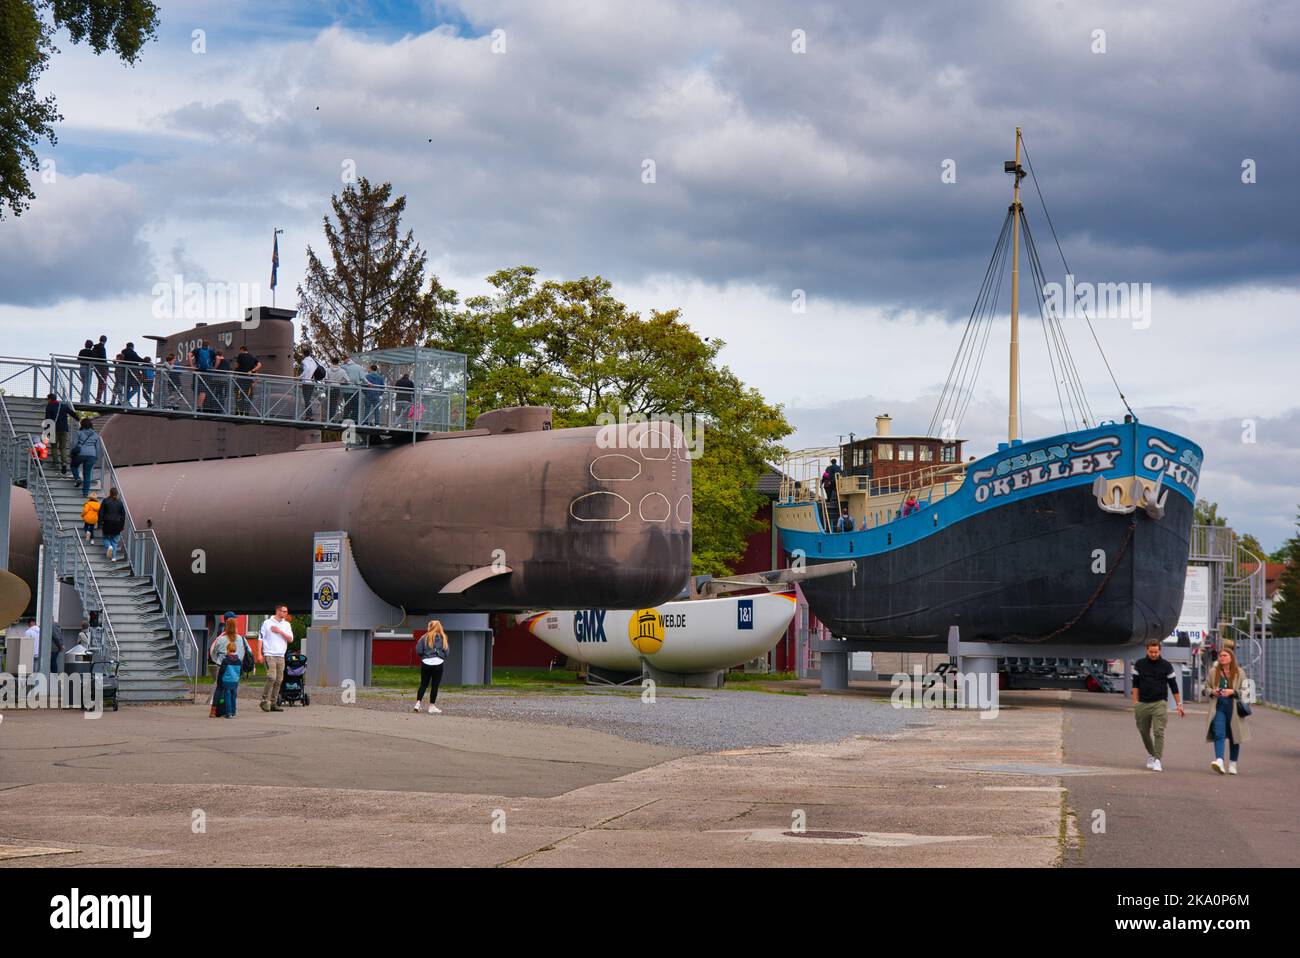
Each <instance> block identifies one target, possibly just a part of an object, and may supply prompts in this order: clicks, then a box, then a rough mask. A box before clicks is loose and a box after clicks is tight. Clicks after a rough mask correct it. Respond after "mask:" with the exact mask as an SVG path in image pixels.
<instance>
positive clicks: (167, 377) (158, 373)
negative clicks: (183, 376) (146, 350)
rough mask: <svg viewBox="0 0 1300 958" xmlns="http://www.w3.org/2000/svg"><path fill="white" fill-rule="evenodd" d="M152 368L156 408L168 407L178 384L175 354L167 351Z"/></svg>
mask: <svg viewBox="0 0 1300 958" xmlns="http://www.w3.org/2000/svg"><path fill="white" fill-rule="evenodd" d="M154 369H155V374H154V380H155V383H154V385H155V388H156V390H157V396H158V408H159V409H170V408H171V407H172V403H173V402H174V399H173V397H175V395H176V394H177V392H179V386H180V373H178V372H176V354H175V353H168V354H167V355H166V356H165V357H163V360H162V361H161V362H160V363H158V365H157V366H155V367H154Z"/></svg>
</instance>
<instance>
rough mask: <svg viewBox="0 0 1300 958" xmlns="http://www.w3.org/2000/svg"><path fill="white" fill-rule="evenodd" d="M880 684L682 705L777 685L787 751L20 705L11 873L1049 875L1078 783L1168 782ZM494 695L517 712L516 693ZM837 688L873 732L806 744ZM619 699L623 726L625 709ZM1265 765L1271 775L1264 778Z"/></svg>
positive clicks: (1032, 697) (1058, 707) (10, 801)
mask: <svg viewBox="0 0 1300 958" xmlns="http://www.w3.org/2000/svg"><path fill="white" fill-rule="evenodd" d="M882 688H883V687H881V686H875V687H873V688H869V689H868V688H855V689H854V690H851V691H850V692H848V693H844V694H840V695H834V696H830V695H822V694H820V693H814V694H809V695H803V696H799V695H771V694H768V693H736V692H731V691H716V692H707V693H704V696H705V697H704V698H699V699H697V698H695V696H696V695H697V693H699V690H692V696H691V698H689V699H683V700H677V704H678V706H680V707H683V708H689V707H690V703H691V702H707V707H709V708H712V709H713V711H712V712H710V713H709V714H710V715H712V716H715V718H712V719H710V720H711V721H729V719H727V718H726V716H728V715H731V714H733V713H741V714H742V718H741V719H737V720H736V721H743V720H744V719H743V713H745V712H746V707H745V706H744V705H743V700H741V699H724V700H723V701H722V703H721V704H719V703H718V702H714V701H712V699H713V697H727V696H736V695H738V694H745V695H762V696H764V697H765V698H764V702H763V707H764V708H770V707H771V705H772V703H774V702H779V703H780V705H781V708H782V710H788V711H789V715H790V720H789V722H788V725H789V727H790V728H792V729H795V730H796V731H795V732H787V731H786V730H785V729H784V728H783V727H782V723H781V722H780V721H777V722H766V723H764V725H765V726H771V732H770V739H771V743H772V744H762V745H753V744H751V745H748V746H747V747H743V748H734V749H723V750H719V749H689V750H688V749H687V748H684V747H669V746H665V745H662V744H655V743H654V742H647V741H636V740H633V739H631V738H629V737H627V736H626V735H613V734H610V733H609V732H608V731H605V730H603V728H602V723H603V721H604V719H603V717H602V714H601V712H600V711H599V709H596V708H593V707H592V705H591V703H590V702H584V703H583V707H582V709H580V710H578V712H577V713H574V712H572V711H570V712H566V711H565V710H563V709H541V708H529V709H525V710H523V711H522V712H521V713H520V715H521V717H519V718H510V719H497V718H489V717H482V716H476V715H474V712H475V710H476V709H479V708H486V707H488V705H487V703H488V701H489V700H488V699H486V698H484V697H482V694H481V693H479V694H476V693H472V692H465V693H452V694H449V695H446V696H444V698H443V699H442V700H440V701H441V702H442V703H443V704H444V707H445V708H446V713H445V714H443V715H440V716H428V715H425V714H415V713H413V712H410V711H408V710H406V709H400V710H399V708H400V705H395V704H394V703H393V702H391V701H386V700H384V699H383V698H382V697H379V698H373V699H372V698H367V699H363V700H362V701H361V702H360V703H359V704H356V705H342V704H338V705H331V704H320V700H316V704H313V705H312V706H311V707H310V708H306V709H296V710H291V711H286V712H283V713H273V714H270V715H268V714H265V713H262V712H259V711H257V710H255V709H254V708H252V707H249V706H248V704H246V705H245V708H244V710H243V711H241V713H240V717H239V718H237V719H235V720H234V721H224V720H213V719H209V718H207V709H206V707H204V706H197V705H196V706H156V707H142V706H137V707H132V708H125V709H123V710H122V711H121V712H119V713H116V714H113V713H109V714H106V715H104V716H103V718H101V719H98V720H93V721H87V720H85V719H83V718H82V717H81V715H80V714H79V713H71V712H62V713H60V712H24V711H9V712H5V713H3V721H2V722H0V867H19V868H21V867H42V866H49V865H54V866H65V867H66V866H93V865H130V864H139V865H149V866H167V865H179V866H200V865H213V864H215V865H285V864H291V865H371V866H384V865H439V866H459V865H471V866H474V865H480V866H488V865H492V866H495V865H511V866H548V865H651V866H675V867H681V866H699V865H752V866H762V865H808V866H811V865H831V866H835V865H841V866H862V865H869V866H896V865H908V866H930V865H933V866H959V867H991V866H1003V865H1016V866H1052V865H1058V864H1061V863H1063V862H1068V861H1071V860H1075V859H1077V858H1078V856H1079V855H1080V854H1083V855H1084V856H1085V857H1086V856H1090V855H1092V854H1093V853H1094V851H1095V852H1096V853H1097V854H1099V855H1100V854H1102V852H1101V851H1100V849H1101V846H1100V845H1099V844H1093V838H1094V836H1092V835H1090V834H1089V835H1087V836H1086V839H1087V841H1086V842H1084V844H1083V850H1082V852H1081V850H1080V841H1079V837H1078V836H1077V835H1076V834H1075V831H1074V828H1073V820H1072V818H1071V816H1070V815H1069V814H1068V810H1067V805H1066V797H1067V793H1066V791H1065V789H1066V788H1068V789H1069V790H1070V792H1069V796H1070V799H1071V801H1070V804H1071V805H1077V804H1078V803H1077V802H1075V801H1074V798H1073V796H1074V795H1075V794H1076V789H1080V788H1082V789H1084V791H1081V792H1079V793H1078V794H1085V795H1086V794H1089V793H1088V792H1087V791H1086V789H1089V788H1092V787H1094V783H1101V785H1100V786H1098V787H1110V786H1114V787H1117V788H1119V789H1121V793H1124V792H1123V790H1126V789H1134V788H1140V787H1148V788H1150V787H1156V786H1157V783H1153V782H1152V779H1151V778H1150V773H1147V772H1146V771H1145V770H1144V769H1142V768H1141V767H1140V764H1141V763H1140V761H1139V762H1138V763H1137V764H1138V767H1137V768H1132V764H1133V763H1132V762H1131V761H1121V762H1117V759H1120V760H1123V759H1127V758H1129V756H1124V755H1122V754H1119V753H1118V752H1117V750H1116V749H1115V748H1110V749H1104V750H1101V751H1098V752H1084V751H1079V752H1077V754H1070V751H1069V749H1068V748H1067V746H1066V739H1067V732H1066V730H1067V727H1068V728H1071V729H1073V728H1074V726H1075V725H1076V724H1077V722H1078V720H1077V719H1076V718H1075V714H1076V713H1078V712H1080V711H1082V713H1083V714H1084V715H1085V716H1086V718H1087V719H1088V720H1089V721H1092V720H1094V719H1095V720H1097V721H1098V722H1099V723H1100V724H1099V725H1098V730H1097V732H1095V733H1093V734H1096V735H1099V736H1105V737H1106V738H1108V739H1109V738H1114V740H1115V741H1116V742H1119V741H1120V739H1121V737H1122V736H1121V733H1127V732H1128V731H1130V730H1131V724H1132V720H1131V717H1129V718H1128V724H1127V725H1124V724H1123V723H1124V720H1125V717H1126V713H1125V712H1124V711H1123V710H1122V708H1111V707H1109V704H1108V703H1103V704H1102V706H1101V707H1093V706H1092V704H1091V703H1089V704H1088V705H1085V706H1083V707H1082V708H1081V707H1080V705H1079V703H1078V702H1071V701H1070V696H1069V694H1068V693H1049V692H1044V693H1008V694H1006V695H1005V696H1004V699H1003V709H1002V711H1001V712H1000V714H999V715H998V717H997V718H996V719H993V720H983V719H981V718H980V717H979V715H978V713H973V712H955V711H947V712H944V711H926V712H924V713H914V714H911V715H909V716H908V721H904V722H891V723H884V724H882V723H880V722H878V721H875V720H874V719H871V720H868V715H869V713H873V712H874V713H876V718H879V717H881V714H882V713H881V712H880V710H882V709H889V708H890V706H889V705H888V703H887V701H886V700H885V699H884V698H883V697H882V696H881V694H880V693H881V691H882ZM491 694H492V695H493V696H494V698H493V700H492V701H494V702H496V703H498V705H497V706H496V707H499V703H500V702H502V701H503V700H502V698H501V695H502V693H500V692H494V693H491ZM508 695H509V696H510V697H514V696H518V697H520V698H521V699H529V700H530V701H531V700H532V699H533V698H535V697H537V696H538V693H536V692H527V691H525V692H511V693H508ZM1091 698H1096V699H1099V698H1101V697H1100V696H1094V697H1091ZM1111 698H1115V699H1118V697H1111ZM828 699H834V700H835V701H834V703H832V705H831V707H832V708H833V709H834V710H837V711H838V710H839V709H841V708H842V707H843V706H844V705H845V704H850V705H852V706H856V707H859V708H861V709H862V710H863V715H864V720H863V724H862V727H863V728H864V729H867V731H865V732H863V733H862V734H847V735H842V736H840V737H838V738H837V739H836V740H834V741H824V740H813V741H798V740H797V739H798V738H799V736H800V735H802V736H803V737H804V738H816V736H814V735H812V733H811V732H810V731H807V729H806V726H807V725H809V724H814V723H804V722H803V718H805V717H806V716H808V715H821V714H823V711H824V710H826V709H827V707H828V706H827V700H828ZM552 701H553V699H552ZM738 703H739V704H738ZM532 704H533V705H535V704H536V703H535V702H534V703H532ZM1117 705H1119V706H1122V703H1118V702H1117ZM644 707H645V708H648V709H652V708H658V707H659V706H658V705H648V704H647V705H645V706H644ZM617 708H618V709H619V710H620V712H621V719H620V721H621V722H622V723H623V726H624V728H625V726H626V724H627V722H628V716H627V715H626V703H620V704H618V705H617ZM458 710H459V712H460V713H461V714H458ZM549 713H555V714H549ZM573 714H581V715H584V716H587V719H588V722H587V726H586V727H584V726H582V725H576V724H573V723H574V719H573ZM827 714H829V713H827ZM1277 718H1279V719H1285V720H1289V721H1292V722H1296V723H1300V719H1293V718H1291V717H1290V716H1277ZM1186 721H1187V723H1188V729H1189V731H1190V729H1191V723H1192V722H1193V719H1191V718H1189V719H1187V720H1186ZM1262 724H1263V723H1261V725H1262ZM746 727H749V728H751V729H752V727H753V724H752V723H750V725H748V726H746ZM799 729H805V730H804V731H802V732H800V731H798V730H799ZM1071 734H1073V733H1071ZM1261 754H1262V752H1261ZM1138 758H1139V760H1140V758H1141V756H1140V754H1139V756H1138ZM1094 764H1095V765H1096V766H1098V767H1091V766H1093V765H1094ZM1243 764H1244V763H1243ZM1293 764H1294V763H1293ZM1207 774H1208V773H1207ZM1266 774H1270V773H1266V771H1265V769H1264V768H1263V767H1260V770H1259V785H1258V786H1255V787H1262V786H1263V785H1264V781H1263V779H1264V776H1265V775H1266ZM1291 774H1292V775H1294V771H1293V770H1292V772H1291ZM1139 782H1141V783H1149V784H1145V785H1139V784H1138V783H1139ZM1165 782H1168V783H1170V786H1172V785H1173V783H1174V778H1173V776H1169V777H1168V778H1166V779H1162V780H1161V783H1159V784H1163V783H1165ZM1248 782H1250V780H1249V779H1247V778H1245V777H1239V779H1238V780H1234V781H1232V782H1231V783H1228V784H1231V785H1234V786H1237V785H1243V784H1247V783H1248ZM1081 783H1083V784H1082V785H1081ZM1207 784H1208V785H1212V786H1218V787H1220V788H1223V787H1226V785H1225V784H1224V783H1223V782H1209V783H1207ZM1276 786H1277V782H1276V781H1274V782H1273V787H1276ZM1089 801H1091V800H1090V799H1089V800H1085V801H1084V803H1083V804H1084V805H1087V804H1088V802H1089ZM1272 815H1273V807H1272V806H1271V805H1270V806H1269V807H1268V809H1266V810H1265V811H1263V812H1262V813H1261V816H1262V818H1264V819H1268V820H1270V821H1274V823H1275V824H1286V823H1287V821H1288V820H1287V819H1276V820H1273V819H1272ZM1122 818H1123V814H1122V813H1117V814H1116V815H1115V816H1113V817H1112V819H1111V821H1112V828H1115V827H1116V825H1115V823H1116V822H1117V821H1118V820H1120V819H1122ZM1291 818H1292V819H1293V818H1294V816H1293V815H1292V816H1291ZM799 826H802V829H801V828H800V827H799ZM1085 827H1086V823H1085ZM1288 827H1290V826H1288ZM1112 835H1113V833H1112ZM1113 837H1115V838H1116V840H1117V842H1118V841H1122V840H1123V839H1122V838H1121V837H1120V836H1114V835H1113ZM1291 861H1292V862H1293V863H1294V862H1296V861H1300V856H1297V857H1293V858H1292V859H1291ZM1089 863H1092V862H1089ZM1119 863H1122V862H1119ZM1143 864H1147V863H1146V862H1143ZM1197 864H1202V865H1203V864H1205V861H1204V858H1203V857H1202V858H1201V859H1199V860H1198V862H1197Z"/></svg>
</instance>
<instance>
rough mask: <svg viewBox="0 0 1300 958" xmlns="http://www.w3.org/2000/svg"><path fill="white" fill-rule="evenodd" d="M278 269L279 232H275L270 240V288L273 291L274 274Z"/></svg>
mask: <svg viewBox="0 0 1300 958" xmlns="http://www.w3.org/2000/svg"><path fill="white" fill-rule="evenodd" d="M279 268H280V231H279V230H276V231H275V232H274V233H273V234H272V239H271V288H272V289H275V274H276V271H277V270H279Z"/></svg>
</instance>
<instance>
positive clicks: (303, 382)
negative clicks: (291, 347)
mask: <svg viewBox="0 0 1300 958" xmlns="http://www.w3.org/2000/svg"><path fill="white" fill-rule="evenodd" d="M320 368H321V365H320V363H318V362H316V358H315V357H314V356H312V354H311V350H310V349H307V350H304V351H303V356H302V372H301V373H300V374H299V376H298V389H299V391H300V392H301V395H302V417H303V418H304V419H314V418H315V417H314V416H313V415H312V412H311V404H312V399H313V398H314V397H315V395H316V383H317V382H323V381H324V378H325V377H324V376H322V377H321V378H320V379H317V378H316V370H318V369H320Z"/></svg>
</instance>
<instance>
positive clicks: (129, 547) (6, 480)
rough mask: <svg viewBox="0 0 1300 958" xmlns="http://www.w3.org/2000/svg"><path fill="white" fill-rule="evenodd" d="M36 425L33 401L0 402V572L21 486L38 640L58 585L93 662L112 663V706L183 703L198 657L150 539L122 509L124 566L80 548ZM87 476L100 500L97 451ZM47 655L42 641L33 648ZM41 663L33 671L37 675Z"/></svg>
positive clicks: (104, 466) (39, 412)
mask: <svg viewBox="0 0 1300 958" xmlns="http://www.w3.org/2000/svg"><path fill="white" fill-rule="evenodd" d="M44 418H45V402H44V400H43V399H40V400H33V399H28V398H24V397H15V396H13V395H12V394H6V395H3V396H0V513H2V514H0V523H4V529H3V530H2V531H3V532H4V533H5V534H4V535H2V536H0V551H2V553H3V554H0V568H7V566H8V559H9V536H8V532H9V529H8V523H9V499H10V490H11V487H12V485H18V486H23V487H25V488H26V489H27V491H28V492H29V493H30V494H31V497H32V502H33V503H34V505H35V507H36V515H37V518H38V519H39V521H40V525H41V539H42V543H43V545H44V549H43V557H42V562H41V565H40V568H38V570H37V576H38V578H39V579H40V580H41V582H42V588H41V590H40V591H41V608H40V609H38V610H37V620H38V622H40V624H41V631H42V635H43V636H48V635H49V634H50V632H51V630H52V628H53V606H54V604H53V585H54V582H55V580H56V579H58V580H59V581H61V582H63V583H66V584H70V585H72V586H73V588H74V589H75V591H76V593H77V595H78V597H79V598H80V599H81V606H82V610H83V613H84V614H85V616H86V618H87V619H90V620H91V621H92V623H95V624H94V625H92V628H91V629H90V630H89V632H90V638H91V652H92V654H93V655H94V657H95V659H96V660H97V661H101V662H103V661H107V662H112V663H116V665H117V669H118V671H117V675H118V681H119V686H120V693H119V694H120V699H121V701H122V702H124V703H125V702H146V701H182V700H192V699H193V697H194V694H195V690H194V684H193V683H194V682H195V681H196V680H197V677H198V674H199V671H200V670H201V668H202V665H203V657H202V655H201V654H200V652H199V647H198V643H197V642H196V641H195V638H194V633H193V632H192V631H191V629H190V624H189V620H188V619H187V618H186V616H185V609H184V608H183V607H182V605H181V600H180V593H179V592H178V591H177V589H176V584H175V583H174V582H173V581H172V577H171V573H170V572H169V571H168V568H167V563H166V561H165V560H164V558H163V553H162V549H161V547H160V546H159V544H158V538H157V536H156V535H155V534H154V532H153V530H152V529H143V530H142V529H138V528H136V526H135V523H134V522H133V520H132V518H131V511H130V506H129V505H127V509H126V527H125V528H124V529H123V531H122V537H121V540H120V541H121V544H122V546H123V548H124V550H125V558H124V559H118V560H111V559H109V558H108V557H107V555H106V553H105V550H104V547H103V545H102V544H100V543H99V542H95V543H88V542H86V541H85V539H84V538H83V536H82V534H81V528H82V523H81V506H82V497H81V485H80V483H79V482H75V481H70V479H69V478H68V477H64V476H61V475H60V474H59V470H58V466H57V464H56V463H55V461H54V454H53V452H51V453H50V457H49V458H48V459H41V458H39V457H38V456H36V455H34V454H33V450H34V448H35V446H36V444H37V443H38V442H40V441H41V438H42V432H43V426H44V423H43V420H44ZM101 445H103V444H101ZM96 472H97V473H98V476H99V481H98V483H97V484H95V485H94V486H93V487H92V488H93V489H94V490H95V491H96V492H97V494H98V495H99V496H100V498H101V499H102V498H103V496H104V494H105V493H106V492H107V490H108V488H109V487H112V486H117V487H118V488H119V489H120V488H121V486H120V485H119V483H118V481H117V473H116V472H115V470H114V469H113V463H112V460H111V459H110V458H109V454H108V449H107V448H106V447H104V448H103V449H102V450H101V455H100V458H99V462H98V464H97V467H96ZM124 504H125V503H124ZM3 624H5V625H8V623H3ZM49 647H50V646H49V645H48V639H47V641H46V643H45V644H43V648H45V649H48V648H49ZM43 657H44V655H43ZM46 664H47V663H46V662H40V663H37V667H38V671H44V666H45V665H46Z"/></svg>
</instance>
